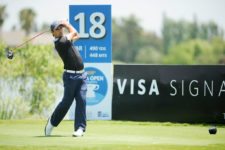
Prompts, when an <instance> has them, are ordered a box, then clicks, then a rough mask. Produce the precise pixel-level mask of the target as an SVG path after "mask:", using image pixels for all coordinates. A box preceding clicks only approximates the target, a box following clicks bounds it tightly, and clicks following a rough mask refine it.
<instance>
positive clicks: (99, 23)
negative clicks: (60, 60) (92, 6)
mask: <svg viewBox="0 0 225 150" xmlns="http://www.w3.org/2000/svg"><path fill="white" fill-rule="evenodd" d="M97 18H99V19H98V20H97ZM74 19H75V21H79V36H80V37H81V38H89V34H90V36H91V37H92V38H95V39H100V38H103V37H104V36H105V34H106V29H105V26H104V25H103V24H104V22H105V15H104V14H103V13H101V12H94V13H92V14H91V16H90V23H91V24H92V25H91V27H90V29H89V33H86V31H85V14H84V13H83V12H81V13H79V14H77V15H76V16H75V17H74ZM96 31H98V32H96Z"/></svg>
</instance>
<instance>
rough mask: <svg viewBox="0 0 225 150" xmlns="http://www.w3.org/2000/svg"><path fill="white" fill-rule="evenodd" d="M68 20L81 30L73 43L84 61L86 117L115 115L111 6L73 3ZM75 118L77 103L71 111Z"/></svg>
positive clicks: (78, 30)
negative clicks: (113, 113) (113, 104)
mask: <svg viewBox="0 0 225 150" xmlns="http://www.w3.org/2000/svg"><path fill="white" fill-rule="evenodd" d="M69 21H70V23H71V24H72V25H73V26H74V27H75V29H76V30H77V32H78V33H79V36H80V39H79V40H78V41H76V42H75V43H74V45H75V47H76V48H77V49H78V50H79V52H80V54H81V55H82V58H83V60H84V63H85V71H86V72H87V73H88V78H87V88H88V90H87V99H86V100H87V119H88V120H110V119H111V118H112V117H111V116H112V111H111V107H112V30H111V29H112V28H111V5H70V6H69ZM74 105H75V104H74ZM68 115H69V116H68V117H69V119H74V106H72V107H71V109H70V111H69V114H68Z"/></svg>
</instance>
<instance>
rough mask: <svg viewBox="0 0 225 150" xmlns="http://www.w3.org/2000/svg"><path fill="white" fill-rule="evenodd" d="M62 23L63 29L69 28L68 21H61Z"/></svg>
mask: <svg viewBox="0 0 225 150" xmlns="http://www.w3.org/2000/svg"><path fill="white" fill-rule="evenodd" d="M60 22H61V23H60V24H62V25H63V27H68V26H69V25H70V24H69V22H68V21H67V20H61V21H60Z"/></svg>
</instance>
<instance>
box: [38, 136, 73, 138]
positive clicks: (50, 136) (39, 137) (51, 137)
mask: <svg viewBox="0 0 225 150" xmlns="http://www.w3.org/2000/svg"><path fill="white" fill-rule="evenodd" d="M34 137H35V138H54V137H69V136H63V135H51V136H44V135H38V136H34ZM71 137H72V135H71Z"/></svg>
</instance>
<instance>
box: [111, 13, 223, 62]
mask: <svg viewBox="0 0 225 150" xmlns="http://www.w3.org/2000/svg"><path fill="white" fill-rule="evenodd" d="M112 30H113V32H112V33H113V44H112V46H113V60H118V61H122V62H125V63H144V64H146V63H148V64H218V63H224V60H225V41H224V30H223V29H222V28H221V27H219V26H218V25H217V24H216V23H215V22H213V21H209V22H205V23H201V22H199V21H198V19H197V17H196V16H195V17H194V19H193V20H192V21H186V20H178V21H177V20H173V19H171V18H169V17H167V16H166V15H164V16H163V26H162V36H161V37H160V36H158V35H157V34H156V33H155V32H149V31H146V30H144V29H143V28H142V27H141V26H140V24H139V20H138V18H137V17H136V16H134V15H131V16H129V17H128V18H120V19H115V18H114V19H113V21H112Z"/></svg>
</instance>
